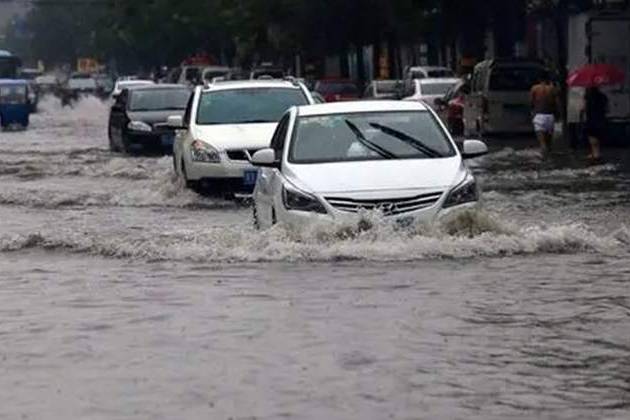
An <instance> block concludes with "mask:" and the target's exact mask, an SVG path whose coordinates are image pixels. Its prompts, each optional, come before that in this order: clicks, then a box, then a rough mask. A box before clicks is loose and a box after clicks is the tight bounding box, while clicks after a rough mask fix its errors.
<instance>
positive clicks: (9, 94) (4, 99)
mask: <svg viewBox="0 0 630 420" xmlns="http://www.w3.org/2000/svg"><path fill="white" fill-rule="evenodd" d="M26 94H27V91H26V86H19V85H14V86H11V85H7V86H0V103H3V104H22V103H24V101H26Z"/></svg>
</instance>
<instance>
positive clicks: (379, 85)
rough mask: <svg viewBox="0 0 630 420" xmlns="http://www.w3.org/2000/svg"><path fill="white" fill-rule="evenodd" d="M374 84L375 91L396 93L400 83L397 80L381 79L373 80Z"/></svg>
mask: <svg viewBox="0 0 630 420" xmlns="http://www.w3.org/2000/svg"><path fill="white" fill-rule="evenodd" d="M375 86H376V93H397V91H398V89H399V88H400V87H401V86H402V83H401V82H397V81H382V82H375Z"/></svg>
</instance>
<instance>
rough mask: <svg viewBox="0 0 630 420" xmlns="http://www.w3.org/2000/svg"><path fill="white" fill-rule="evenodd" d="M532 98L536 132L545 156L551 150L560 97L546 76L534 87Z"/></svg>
mask: <svg viewBox="0 0 630 420" xmlns="http://www.w3.org/2000/svg"><path fill="white" fill-rule="evenodd" d="M530 98H531V105H532V113H533V114H534V121H533V123H534V130H535V131H536V137H537V138H538V142H539V143H540V149H541V151H542V154H543V156H545V155H547V154H548V153H549V151H550V150H551V143H552V141H553V133H554V129H555V125H556V117H555V115H556V113H557V111H558V109H559V100H560V96H559V95H558V92H557V90H556V88H555V87H554V85H553V83H552V82H551V80H550V79H549V76H547V75H545V76H544V77H543V78H541V80H540V82H538V83H537V84H536V85H534V87H532V90H531V93H530Z"/></svg>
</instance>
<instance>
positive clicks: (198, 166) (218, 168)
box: [186, 160, 258, 188]
mask: <svg viewBox="0 0 630 420" xmlns="http://www.w3.org/2000/svg"><path fill="white" fill-rule="evenodd" d="M246 171H258V169H257V168H256V167H255V166H253V165H252V164H251V163H249V162H246V161H230V160H222V161H221V162H220V163H206V162H193V161H189V163H187V164H186V175H187V177H188V179H189V180H191V181H199V180H202V179H204V178H205V179H241V180H242V179H243V177H244V176H245V172H246ZM252 188H253V186H252Z"/></svg>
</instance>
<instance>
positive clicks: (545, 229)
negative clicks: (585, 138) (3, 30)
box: [0, 99, 630, 420]
mask: <svg viewBox="0 0 630 420" xmlns="http://www.w3.org/2000/svg"><path fill="white" fill-rule="evenodd" d="M41 108H42V109H41V112H40V113H39V114H37V115H35V116H33V121H32V126H31V128H30V129H29V130H28V131H25V132H2V133H0V273H1V274H0V276H1V277H0V395H1V396H2V399H1V401H2V404H0V419H11V420H12V419H64V420H65V419H79V418H80V419H134V420H135V419H138V420H140V419H175V418H177V419H226V420H227V419H279V418H289V419H290V418H295V419H462V420H463V419H466V420H470V419H479V420H481V419H497V420H499V419H567V420H569V419H571V420H576V419H598V420H599V419H607V420H610V419H615V420H616V419H627V418H630V288H629V287H628V285H629V284H630V175H629V174H630V171H629V170H628V161H629V160H628V158H629V155H628V153H627V151H622V150H615V151H609V153H610V156H609V159H608V163H606V164H602V165H599V166H587V165H586V163H585V162H584V161H583V160H582V159H581V158H580V157H579V156H578V157H575V156H570V155H557V156H555V157H554V158H553V159H552V160H551V161H549V162H543V161H541V160H540V158H539V157H538V154H537V153H536V151H535V150H533V149H528V148H524V147H523V146H524V144H523V143H522V142H520V143H519V142H514V141H510V140H506V139H503V140H501V139H497V140H495V141H493V143H492V149H493V152H492V153H491V154H490V155H489V156H487V157H484V158H482V159H479V160H477V161H474V162H472V163H471V165H473V166H474V167H475V170H476V172H477V173H478V174H479V178H480V180H481V182H482V185H483V189H484V200H485V202H484V207H485V210H483V211H480V212H478V213H474V214H469V215H467V216H466V217H463V218H461V219H460V220H456V221H452V222H449V223H448V224H446V225H443V226H438V227H435V228H433V229H427V228H421V227H418V228H416V229H413V230H410V231H400V230H397V229H394V228H392V227H391V226H388V225H387V224H386V223H382V222H379V221H376V222H375V226H374V228H373V229H371V230H369V231H365V232H363V231H357V230H355V229H353V228H352V227H348V226H333V227H324V226H315V227H310V228H308V229H305V230H304V231H292V230H288V229H285V228H282V227H278V228H276V229H274V230H272V231H269V232H262V233H261V232H256V231H254V230H253V228H252V227H251V220H250V217H251V211H250V210H249V209H248V208H247V206H244V205H239V204H235V203H233V202H227V201H222V200H218V199H212V198H205V197H200V196H197V195H195V194H194V193H192V192H189V191H186V190H184V189H183V188H182V186H181V185H180V184H179V183H178V182H177V180H176V179H174V178H173V174H172V163H171V159H170V158H169V157H123V156H121V155H114V154H111V153H110V152H109V151H108V150H107V139H106V127H105V125H106V120H107V106H106V105H104V104H102V103H100V102H99V101H97V100H92V99H86V100H84V101H83V102H81V103H79V104H78V105H77V106H76V107H75V108H74V109H62V108H61V107H60V106H59V104H58V103H57V102H56V101H54V100H52V99H51V100H45V101H44V103H43V104H42V106H41Z"/></svg>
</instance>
